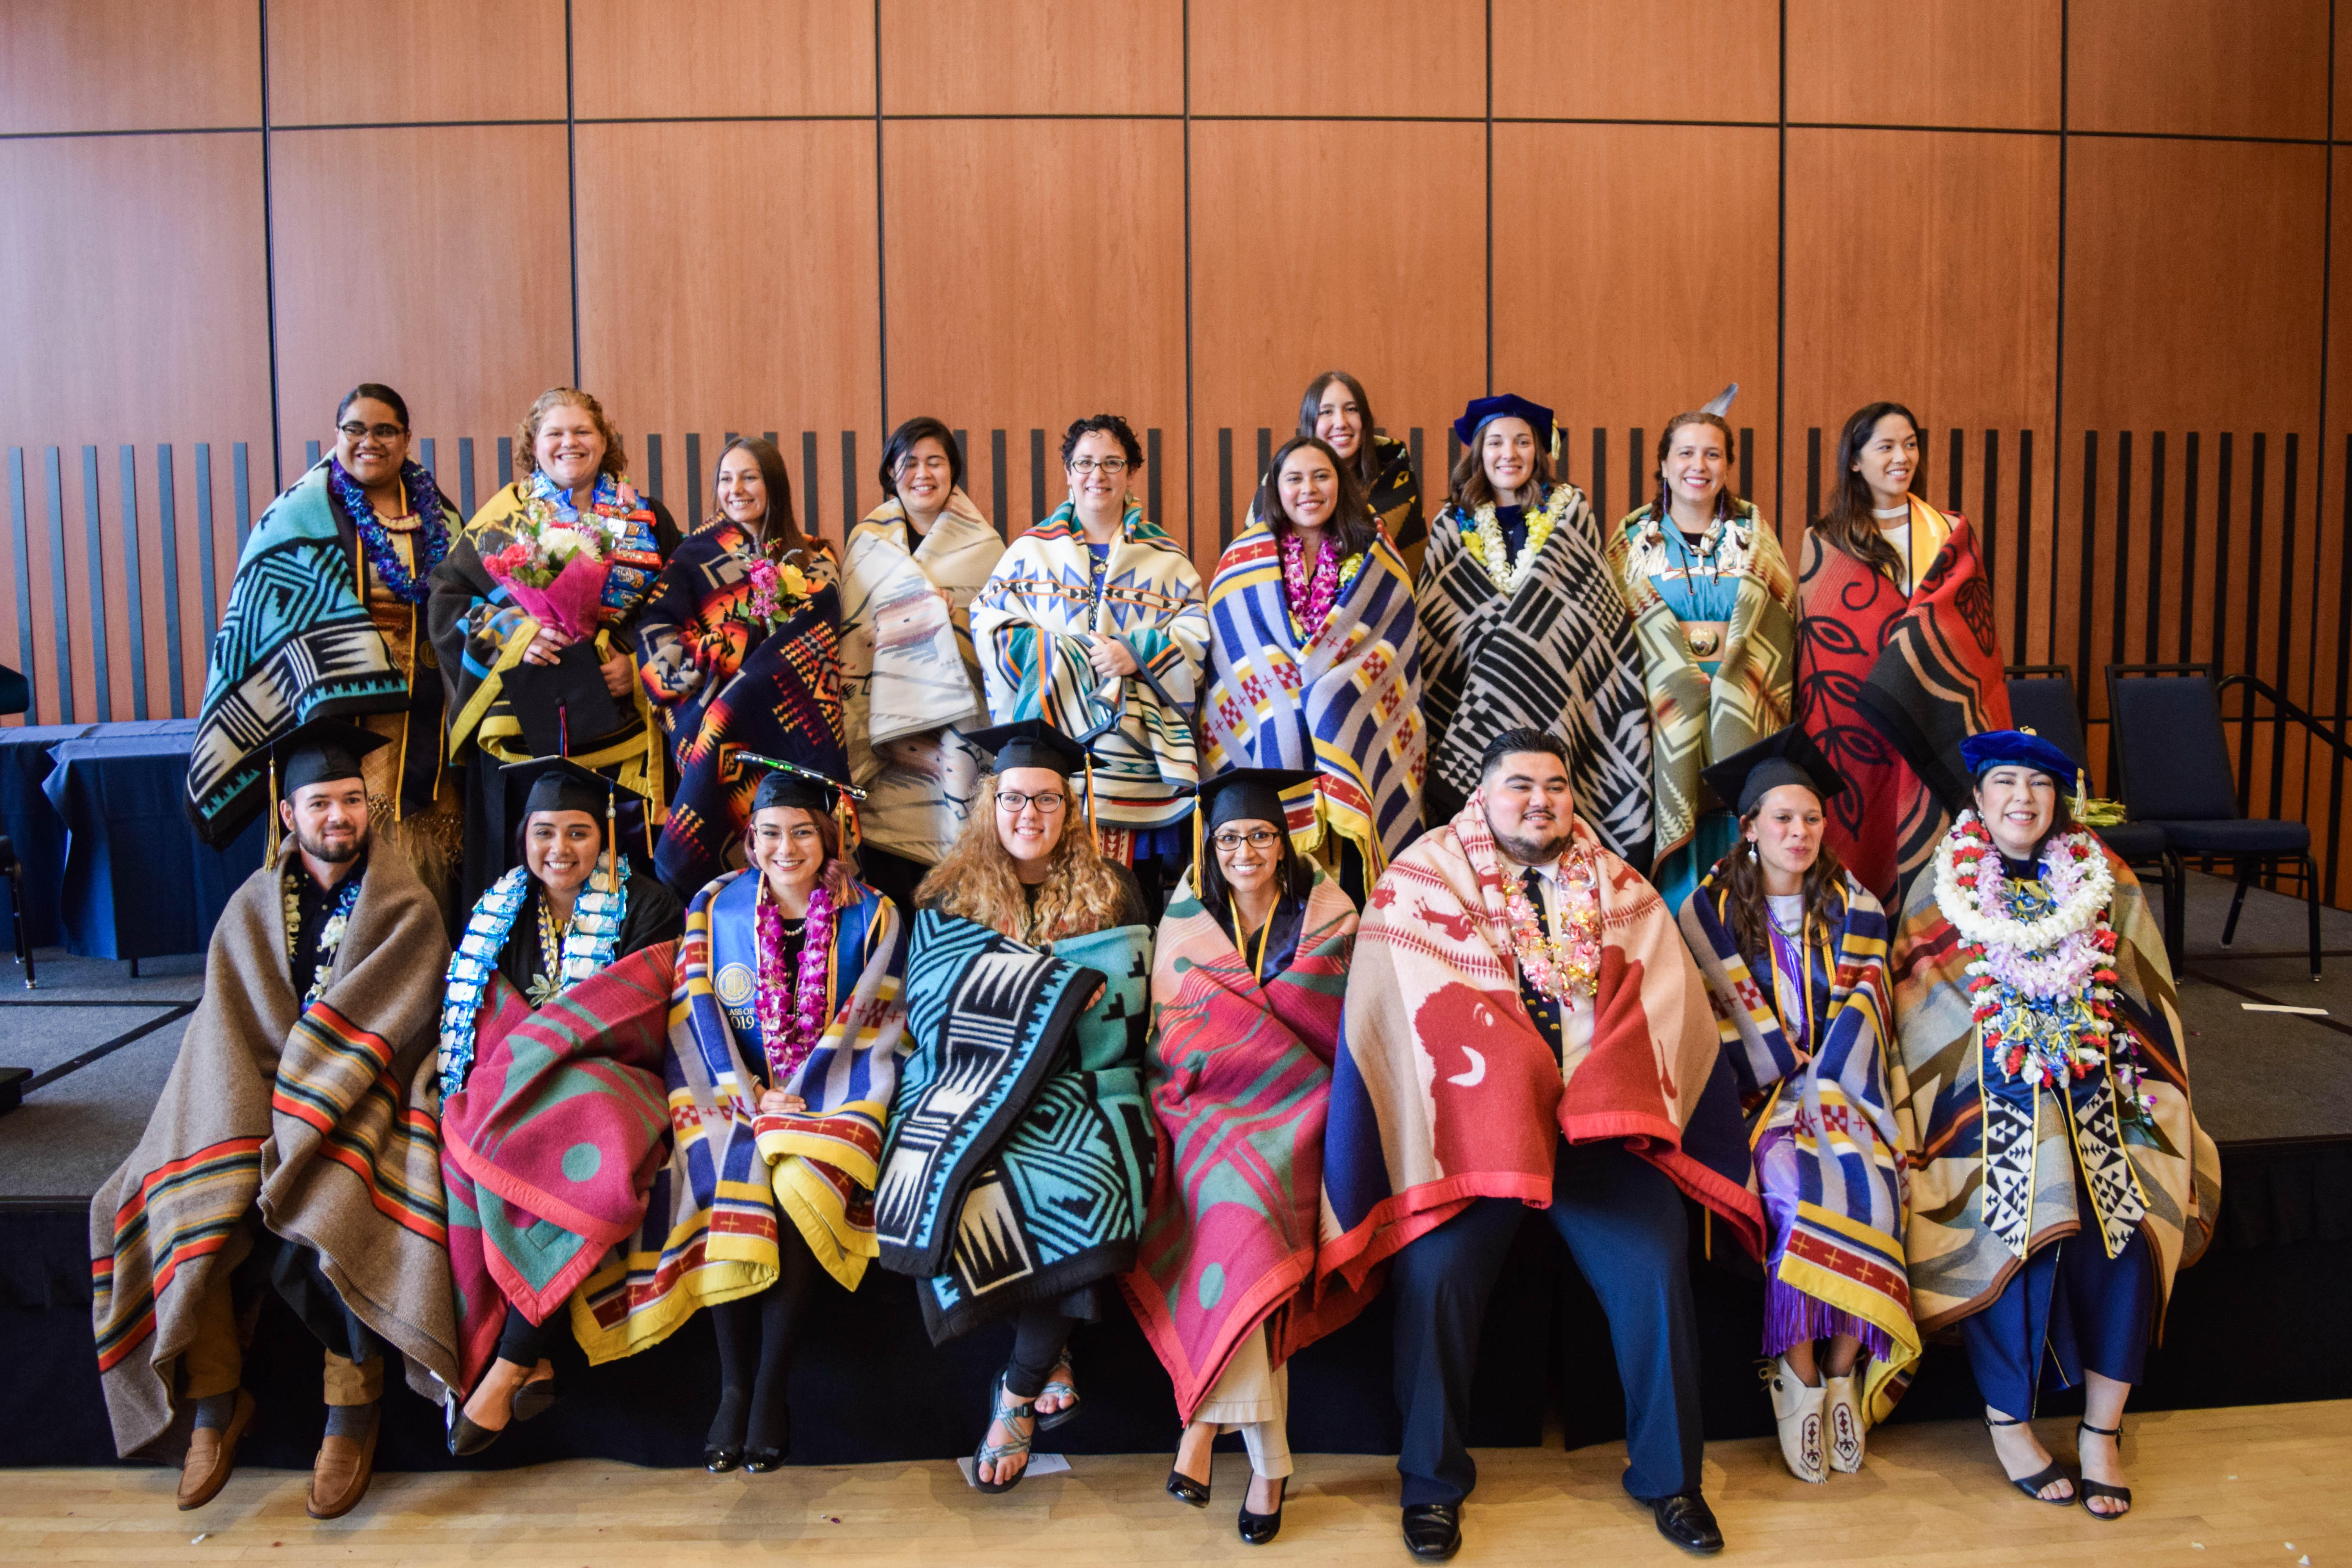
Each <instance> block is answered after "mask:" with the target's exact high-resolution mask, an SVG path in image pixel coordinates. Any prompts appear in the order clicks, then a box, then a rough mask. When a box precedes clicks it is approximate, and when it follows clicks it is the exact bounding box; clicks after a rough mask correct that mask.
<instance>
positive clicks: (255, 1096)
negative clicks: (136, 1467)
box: [89, 840, 458, 1458]
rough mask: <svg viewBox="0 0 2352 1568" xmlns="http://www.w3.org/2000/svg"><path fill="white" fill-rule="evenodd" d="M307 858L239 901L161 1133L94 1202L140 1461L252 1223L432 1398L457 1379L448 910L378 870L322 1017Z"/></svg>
mask: <svg viewBox="0 0 2352 1568" xmlns="http://www.w3.org/2000/svg"><path fill="white" fill-rule="evenodd" d="M293 853H294V852H293V846H292V842H291V841H290V840H289V841H288V842H287V844H286V845H285V846H284V847H282V848H281V851H280V854H281V857H283V858H281V861H280V864H279V868H278V869H277V870H260V871H256V872H255V873H254V874H253V875H252V876H250V877H248V878H247V879H246V880H245V883H244V885H243V886H242V887H240V888H238V889H237V890H236V893H235V894H234V895H233V896H232V897H231V898H230V900H229V902H228V907H227V908H226V910H223V911H222V913H221V918H220V923H219V924H218V925H217V926H215V928H214V931H213V940H212V948H211V952H210V953H209V954H208V956H207V957H206V960H205V995H204V1001H203V1002H202V1003H200V1004H199V1005H197V1008H196V1011H195V1014H194V1016H192V1017H191V1018H190V1019H189V1020H188V1027H187V1033H186V1034H185V1035H184V1036H183V1037H181V1041H180V1054H179V1056H178V1058H176V1059H175V1060H174V1061H173V1064H172V1072H171V1076H170V1077H169V1078H168V1079H165V1080H164V1083H163V1095H162V1097H161V1098H160V1099H159V1100H157V1101H156V1105H155V1110H154V1112H153V1113H152V1115H151V1116H150V1117H149V1118H148V1121H147V1131H146V1132H145V1133H144V1134H143V1135H142V1137H141V1138H140V1140H139V1146H138V1147H137V1148H136V1149H134V1150H132V1151H131V1157H130V1158H129V1159H128V1160H125V1161H124V1162H123V1163H122V1165H121V1169H119V1170H117V1171H116V1172H115V1173H113V1174H112V1175H110V1176H109V1177H108V1178H107V1179H106V1181H105V1183H104V1184H102V1185H101V1186H100V1188H99V1190H98V1195H97V1196H96V1197H94V1198H92V1199H91V1200H90V1208H89V1222H90V1258H91V1263H90V1272H91V1294H90V1315H91V1318H92V1321H93V1322H94V1324H95V1327H96V1331H97V1337H98V1365H99V1372H100V1384H101V1386H102V1387H103V1388H104V1389H105V1392H106V1405H107V1411H108V1414H109V1415H110V1416H111V1417H112V1418H113V1422H114V1441H115V1447H116V1450H117V1451H118V1452H119V1453H121V1455H122V1456H123V1457H124V1458H130V1457H131V1456H132V1455H134V1454H138V1453H140V1452H141V1451H142V1450H144V1449H147V1448H148V1447H149V1445H151V1444H152V1443H154V1442H155V1441H156V1439H158V1438H159V1437H162V1436H164V1434H165V1433H166V1431H167V1430H168V1429H171V1428H172V1427H173V1391H174V1389H175V1388H176V1387H177V1383H176V1378H177V1375H178V1373H179V1366H178V1362H179V1358H180V1357H181V1355H182V1354H183V1353H184V1352H186V1350H187V1349H188V1347H189V1345H190V1344H191V1343H192V1342H194V1337H195V1323H196V1314H197V1309H198V1303H199V1302H200V1301H201V1300H203V1298H204V1296H205V1292H206V1291H207V1290H209V1289H214V1288H215V1286H216V1285H219V1284H221V1283H222V1282H224V1281H225V1279H226V1271H228V1270H230V1269H234V1268H236V1266H237V1265H238V1264H239V1263H240V1262H242V1261H243V1260H244V1258H245V1257H246V1255H247V1253H249V1252H250V1251H251V1250H252V1246H253V1237H252V1234H251V1232H250V1230H249V1229H248V1228H247V1227H248V1226H250V1225H252V1224H264V1225H267V1226H268V1227H269V1229H270V1230H271V1231H272V1232H273V1233H274V1234H276V1235H278V1236H279V1237H283V1238H285V1239H286V1240H287V1241H289V1242H294V1243H297V1244H299V1245H300V1246H303V1247H311V1248H313V1249H315V1250H316V1251H317V1252H318V1253H319V1255H320V1261H321V1263H322V1265H323V1267H324V1268H325V1272H326V1276H327V1279H328V1280H329V1281H330V1282H331V1284H332V1285H333V1286H334V1288H335V1289H336V1291H337V1293H338V1294H339V1295H340V1296H341V1298H342V1301H343V1304H344V1305H345V1306H346V1307H348V1308H350V1309H351V1310H352V1312H353V1313H354V1314H356V1315H357V1316H358V1318H359V1319H360V1321H362V1322H363V1323H365V1324H366V1325H367V1326H368V1328H369V1329H371V1330H372V1331H374V1332H375V1333H376V1334H377V1335H378V1336H380V1337H381V1338H383V1340H384V1342H386V1343H388V1344H390V1345H393V1346H394V1347H395V1348H396V1349H398V1350H399V1351H400V1352H401V1353H402V1354H403V1355H404V1356H405V1357H406V1358H407V1363H408V1381H409V1385H410V1386H411V1387H413V1388H415V1390H416V1391H417V1392H418V1393H419V1394H423V1395H425V1397H426V1398H428V1399H431V1400H434V1401H435V1402H436V1403H438V1402H439V1400H440V1399H441V1398H442V1396H443V1391H444V1388H445V1386H446V1387H448V1388H454V1387H455V1386H457V1382H458V1373H457V1322H456V1320H455V1318H454V1316H453V1315H452V1313H451V1311H450V1300H451V1297H450V1289H449V1250H448V1227H447V1218H446V1212H445V1210H444V1206H443V1202H442V1190H441V1148H440V1137H439V1134H438V1132H437V1131H436V1125H435V1117H434V1107H435V1104H436V1100H437V1099H438V1092H437V1090H438V1084H437V1081H436V1075H435V1063H434V1041H435V1026H436V1021H437V1019H438V1016H439V1014H440V1007H441V972H442V966H443V965H444V964H446V963H448V960H449V943H448V941H447V939H446V938H445V937H444V936H443V935H442V931H441V915H440V911H439V910H438V909H437V908H436V907H435V905H434V902H433V897H432V895H431V894H429V893H427V892H426V891H425V885H424V884H423V883H422V882H419V881H418V880H417V879H416V873H415V871H413V870H411V869H410V868H409V867H408V863H407V862H406V861H405V860H404V859H402V858H400V857H399V856H397V855H376V856H373V857H371V858H370V864H369V865H368V867H367V868H366V871H365V873H364V875H365V877H366V880H365V881H364V882H362V884H361V889H360V896H359V900H358V902H357V903H356V904H355V905H354V906H353V908H352V914H351V923H350V925H349V927H348V929H347V930H346V932H345V934H344V936H343V939H342V942H341V944H340V945H339V946H338V947H337V949H336V952H335V962H334V966H333V968H332V970H331V972H330V977H329V979H328V982H327V988H326V990H325V991H324V992H322V993H321V994H320V997H319V999H318V1001H316V1002H315V1003H313V1004H311V1005H310V1007H309V1008H308V1009H305V1008H304V1007H303V1006H302V1005H301V1002H300V1000H299V996H298V995H297V994H296V992H295V990H294V986H293V984H292V982H291V980H290V979H289V969H288V960H287V940H286V913H285V903H286V900H285V881H284V877H285V876H286V875H289V874H290V875H303V874H305V873H303V872H302V871H301V870H300V864H301V863H300V861H299V858H292V857H293ZM288 858H292V859H291V867H290V870H289V863H288Z"/></svg>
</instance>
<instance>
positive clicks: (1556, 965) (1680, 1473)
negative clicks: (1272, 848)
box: [1318, 728, 1762, 1560]
mask: <svg viewBox="0 0 2352 1568" xmlns="http://www.w3.org/2000/svg"><path fill="white" fill-rule="evenodd" d="M1738 1111H1739V1107H1738V1096H1737V1093H1736V1090H1735V1089H1734V1087H1733V1084H1732V1080H1731V1078H1730V1075H1729V1072H1728V1069H1727V1068H1725V1067H1724V1065H1723V1058H1722V1053H1721V1052H1720V1050H1719V1049H1718V1047H1717V1037H1716V1025H1715V1018H1714V1015H1713V1013H1712V1012H1711V1011H1710V1010H1709V1008H1708V1005H1707V1001H1706V990H1705V986H1704V983H1703V982H1702V980H1701V979H1700V976H1699V972H1698V969H1697V966H1696V964H1694V963H1692V961H1691V957H1690V953H1689V952H1688V950H1687V949H1686V948H1685V947H1684V945H1683V942H1682V940H1681V938H1680V936H1679V935H1678V934H1677V932H1676V930H1675V922H1674V918H1673V916H1672V915H1671V914H1670V913H1669V912H1668V910H1667V909H1666V907H1665V903H1664V900H1662V899H1660V898H1659V896H1658V893H1657V890H1656V889H1654V888H1652V887H1651V886H1650V884H1649V883H1648V882H1646V881H1644V880H1643V879H1642V878H1641V876H1639V875H1638V874H1637V873H1635V872H1634V871H1633V869H1632V868H1630V867H1628V866H1627V865H1626V864H1625V863H1624V862H1623V861H1622V860H1621V859H1619V858H1617V857H1616V856H1615V855H1613V854H1612V853H1610V851H1609V850H1607V849H1606V848H1603V847H1601V842H1600V840H1599V838H1598V837H1596V836H1595V835H1594V833H1593V831H1592V829H1591V827H1589V826H1586V824H1585V823H1584V822H1583V821H1582V820H1581V819H1580V817H1579V816H1577V812H1576V802H1575V800H1574V798H1573V795H1572V792H1571V789H1570V784H1569V764H1568V748H1567V747H1566V746H1565V745H1564V744H1563V743H1562V742H1560V741H1559V739H1558V738H1556V737H1554V736H1551V735H1548V734H1546V733H1544V732H1543V731H1538V730H1533V729H1526V728H1518V729H1511V730H1507V731H1504V732H1503V733H1501V734H1500V735H1498V736H1496V738H1495V739H1494V741H1492V742H1490V743H1488V745H1487V746H1486V752H1485V754H1484V755H1483V757H1482V758H1481V759H1480V763H1479V784H1478V787H1477V789H1476V790H1475V791H1474V792H1473V793H1472V795H1471V796H1470V798H1469V801H1468V802H1467V803H1466V804H1465V805H1464V807H1463V809H1462V811H1461V813H1460V814H1459V815H1458V816H1455V817H1454V820H1453V821H1452V822H1450V823H1447V824H1444V825H1443V826H1439V827H1437V828H1435V829H1434V830H1433V831H1432V832H1431V833H1429V834H1428V835H1427V836H1425V837H1423V838H1422V839H1420V840H1419V841H1418V842H1416V843H1415V844H1414V845H1413V846H1412V847H1411V848H1409V849H1407V850H1405V851H1404V852H1403V853H1402V854H1401V855H1399V856H1398V857H1397V858H1396V859H1395V860H1394V861H1392V862H1391V864H1390V867H1389V869H1388V871H1387V873H1386V874H1385V875H1384V876H1382V877H1381V880H1380V883H1379V885H1378V886H1377V887H1376V888H1375V889H1373V891H1372V896H1371V899H1370V907H1369V908H1368V909H1367V910H1365V911H1364V917H1363V923H1362V925H1361V927H1360V930H1359V931H1358V934H1357V938H1356V962H1355V963H1354V965H1353V966H1352V967H1351V968H1350V969H1349V975H1348V995H1347V1008H1346V1027H1345V1039H1344V1041H1343V1044H1342V1047H1341V1050H1340V1052H1339V1060H1338V1062H1337V1063H1336V1064H1335V1066H1334V1069H1333V1081H1332V1088H1331V1113H1330V1121H1329V1124H1328V1131H1327V1132H1326V1135H1325V1150H1324V1195H1325V1197H1326V1199H1327V1204H1326V1208H1325V1214H1326V1216H1327V1217H1326V1220H1325V1235H1324V1238H1323V1244H1322V1247H1321V1249H1320V1254H1319V1257H1318V1269H1319V1270H1320V1271H1321V1272H1322V1273H1324V1274H1325V1275H1335V1274H1336V1275H1339V1276H1340V1277H1341V1279H1343V1280H1344V1282H1345V1283H1346V1284H1348V1285H1349V1286H1351V1287H1357V1288H1360V1287H1361V1286H1362V1284H1363V1282H1364V1281H1365V1279H1367V1277H1368V1276H1369V1275H1370V1271H1371V1270H1372V1269H1373V1268H1375V1267H1376V1266H1377V1265H1379V1264H1380V1263H1381V1261H1382V1260H1383V1259H1385V1258H1391V1257H1392V1258H1394V1259H1395V1266H1394V1269H1393V1272H1392V1273H1391V1279H1390V1289H1391V1294H1392V1295H1393V1296H1394V1298H1395V1300H1396V1397H1397V1404H1398V1405H1399V1406H1400V1407H1401V1408H1402V1410H1403V1412H1404V1428H1405V1435H1404V1451H1403V1453H1402V1455H1400V1456H1399V1458H1398V1460H1397V1469H1398V1471H1399V1472H1400V1473H1401V1474H1402V1476H1403V1478H1404V1488H1403V1502H1404V1538H1405V1544H1406V1545H1407V1546H1408V1547H1409V1548H1411V1549H1412V1552H1413V1554H1414V1555H1415V1556H1418V1557H1423V1558H1428V1559H1433V1560H1442V1559H1444V1558H1447V1557H1451V1556H1452V1555H1453V1554H1454V1552H1455V1551H1457V1550H1458V1549H1459V1548H1460V1546H1461V1543H1462V1531H1461V1514H1462V1502H1463V1500H1464V1498H1465V1497H1466V1496H1467V1495H1468V1494H1469V1491H1470V1489H1471V1487H1472V1486H1473V1485H1474V1484H1475V1481H1476V1479H1477V1470H1476V1467H1475V1465H1474V1464H1473V1463H1472V1462H1471V1459H1470V1456H1469V1453H1468V1451H1467V1450H1466V1449H1465V1447H1464V1446H1463V1436H1462V1428H1463V1423H1464V1419H1465V1414H1466V1412H1465V1406H1466V1405H1467V1403H1468V1400H1469V1394H1470V1385H1471V1381H1472V1377H1473V1374H1474V1373H1475V1371H1476V1368H1477V1361H1478V1331H1479V1326H1480V1323H1481V1321H1482V1320H1483V1319H1484V1317H1485V1315H1486V1300H1487V1297H1488V1296H1489V1295H1490V1294H1491V1293H1492V1291H1493V1289H1494V1287H1495V1282H1496V1277H1497V1275H1498V1274H1499V1273H1500V1272H1501V1269H1502V1266H1503V1259H1504V1256H1505V1254H1506V1253H1507V1252H1508V1250H1509V1249H1510V1246H1511V1240H1512V1237H1514V1236H1515V1235H1516V1234H1517V1231H1518V1228H1519V1225H1520V1222H1521V1221H1522V1219H1524V1218H1525V1217H1527V1215H1528V1211H1529V1210H1530V1209H1533V1210H1536V1211H1538V1212H1539V1213H1540V1214H1541V1215H1542V1216H1543V1218H1544V1219H1545V1220H1546V1221H1547V1222H1548V1223H1549V1225H1550V1226H1551V1227H1552V1228H1553V1229H1554V1230H1556V1231H1558V1232H1559V1236H1560V1239H1561V1240H1563V1241H1564V1242H1566V1243H1567V1245H1568V1248H1569V1252H1570V1256H1571V1257H1572V1258H1574V1259H1575V1261H1576V1265H1577V1267H1578V1268H1580V1269H1581V1270H1582V1272H1583V1274H1584V1278H1585V1279H1586V1280H1587V1281H1588V1282H1589V1283H1590V1284H1591V1287H1592V1289H1593V1293H1594V1294H1595V1295H1597V1296H1598V1297H1599V1298H1600V1300H1601V1308H1602V1310H1604V1311H1605V1312H1606V1313H1607V1314H1608V1318H1609V1330H1610V1339H1611V1342H1612V1344H1613V1345H1614V1347H1615V1350H1616V1355H1617V1370H1618V1373H1619V1375H1620V1377H1621V1378H1622V1381H1623V1383H1624V1385H1625V1425H1626V1432H1627V1439H1626V1449H1627V1454H1628V1458H1630V1459H1631V1461H1632V1463H1631V1465H1630V1467H1629V1468H1627V1470H1626V1472H1625V1478H1624V1485H1625V1489H1626V1490H1627V1491H1629V1492H1631V1493H1632V1494H1633V1496H1634V1497H1635V1498H1638V1499H1640V1500H1643V1501H1646V1502H1648V1503H1649V1505H1650V1507H1651V1510H1652V1512H1653V1513H1654V1516H1655V1519H1656V1521H1657V1526H1658V1530H1659V1532H1660V1533H1661V1534H1663V1535H1664V1536H1665V1537H1666V1539H1667V1540H1669V1541H1672V1542H1675V1544H1676V1545H1679V1546H1683V1547H1685V1548H1687V1549H1689V1550H1692V1551H1696V1552H1715V1551H1719V1550H1720V1549H1721V1548H1722V1545H1723V1535H1722V1532H1721V1531H1719V1530H1717V1528H1716V1523H1715V1516H1714V1515H1713V1514H1712V1513H1711V1512H1710V1511H1709V1510H1708V1509H1707V1506H1706V1500H1704V1499H1703V1498H1702V1497H1701V1496H1700V1495H1699V1450H1700V1432H1699V1401H1698V1357H1697V1352H1696V1344H1695V1342H1694V1323H1693V1311H1692V1306H1691V1294H1690V1280H1689V1276H1688V1273H1687V1271H1686V1268H1685V1247H1686V1246H1687V1241H1688V1236H1687V1227H1686V1225H1685V1219H1684V1215H1683V1205H1682V1199H1681V1196H1680V1195H1679V1194H1678V1193H1677V1190H1676V1189H1677V1188H1679V1189H1680V1191H1681V1192H1682V1193H1687V1194H1690V1195H1691V1196H1692V1197H1694V1198H1696V1199H1697V1200H1698V1201H1699V1202H1700V1203H1702V1204H1705V1205H1706V1206H1707V1207H1708V1208H1709V1209H1711V1210H1713V1211H1715V1212H1716V1213H1717V1214H1719V1215H1722V1216H1723V1217H1724V1219H1725V1220H1726V1221H1727V1222H1728V1224H1729V1226H1730V1228H1731V1231H1732V1234H1733V1235H1734V1236H1736V1237H1738V1239H1739V1240H1740V1241H1741V1242H1742V1243H1744V1244H1745V1245H1746V1246H1747V1247H1748V1249H1749V1251H1750V1252H1751V1253H1754V1252H1755V1251H1756V1250H1757V1249H1758V1247H1759V1242H1760V1238H1761V1234H1762V1211H1761V1209H1760V1207H1759V1205H1758V1202H1757V1200H1756V1198H1755V1197H1754V1196H1753V1195H1751V1194H1750V1192H1749V1190H1748V1146H1747V1142H1746V1140H1745V1139H1744V1138H1743V1137H1742V1135H1741V1131H1740V1124H1739V1120H1738Z"/></svg>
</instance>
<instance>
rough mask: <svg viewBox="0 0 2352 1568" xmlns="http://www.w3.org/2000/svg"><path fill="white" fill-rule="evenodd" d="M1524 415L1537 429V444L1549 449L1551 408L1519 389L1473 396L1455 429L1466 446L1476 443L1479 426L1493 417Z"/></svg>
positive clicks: (1503, 417) (1512, 417)
mask: <svg viewBox="0 0 2352 1568" xmlns="http://www.w3.org/2000/svg"><path fill="white" fill-rule="evenodd" d="M1505 418H1509V419H1524V420H1526V421H1527V422H1528V426H1529V427H1530V428H1531V429H1533V430H1534V431H1535V433H1536V445H1537V446H1538V447H1543V448H1545V449H1546V450H1547V451H1549V449H1550V447H1551V444H1552V439H1551V437H1552V422H1551V410H1550V409H1549V408H1546V407H1545V406H1544V405H1542V404H1540V403H1530V402H1529V401H1528V400H1527V399H1526V398H1524V397H1521V396H1520V395H1518V394H1517V393H1516V392H1506V393H1501V394H1499V395H1496V396H1494V397H1474V398H1472V399H1471V400H1470V406H1469V407H1467V408H1465V409H1464V410H1463V411H1462V417H1461V418H1459V419H1456V420H1455V421H1454V434H1455V435H1456V436H1459V437H1462V444H1463V445H1464V446H1465V447H1472V446H1475V445H1477V441H1478V427H1479V426H1482V425H1484V424H1486V422H1487V421H1488V420H1490V419H1505Z"/></svg>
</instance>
